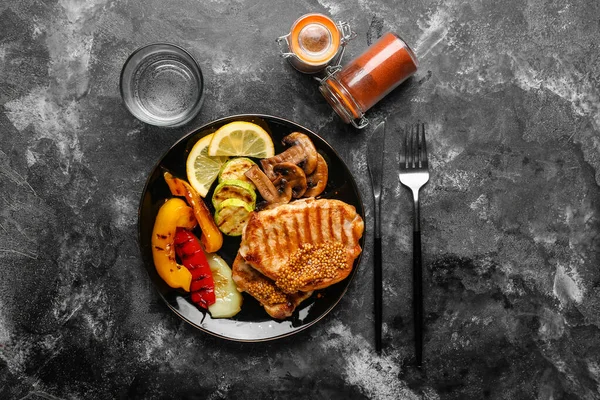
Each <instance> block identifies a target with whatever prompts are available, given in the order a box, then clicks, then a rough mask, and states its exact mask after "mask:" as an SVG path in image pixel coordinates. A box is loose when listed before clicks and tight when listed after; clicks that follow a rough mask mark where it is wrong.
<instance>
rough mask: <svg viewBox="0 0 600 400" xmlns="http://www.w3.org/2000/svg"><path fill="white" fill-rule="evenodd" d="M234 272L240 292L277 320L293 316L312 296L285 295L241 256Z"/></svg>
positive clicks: (234, 278)
mask: <svg viewBox="0 0 600 400" xmlns="http://www.w3.org/2000/svg"><path fill="white" fill-rule="evenodd" d="M232 271H233V280H234V281H235V284H236V285H237V287H238V290H240V291H242V292H246V293H248V294H249V295H251V296H252V297H254V298H255V299H256V300H258V301H259V302H260V304H261V305H262V306H263V307H264V308H265V311H267V313H268V314H269V315H270V316H271V317H273V318H275V319H285V318H287V317H289V316H291V315H292V313H293V312H294V310H295V309H296V307H297V306H298V304H300V303H301V302H303V301H304V300H306V299H308V298H309V297H310V296H311V295H312V292H296V293H294V294H287V293H283V291H282V290H281V289H279V288H278V287H277V286H275V283H274V282H273V281H272V280H271V279H269V278H267V277H266V276H264V275H263V274H261V273H260V272H258V271H257V270H255V269H254V268H252V267H251V266H250V265H248V264H247V263H246V262H245V261H244V259H243V258H242V257H241V256H240V255H239V254H238V255H237V257H236V258H235V261H234V262H233V268H232Z"/></svg>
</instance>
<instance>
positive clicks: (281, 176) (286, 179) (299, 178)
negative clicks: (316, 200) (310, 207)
mask: <svg viewBox="0 0 600 400" xmlns="http://www.w3.org/2000/svg"><path fill="white" fill-rule="evenodd" d="M273 172H274V173H275V175H277V178H276V179H275V181H273V185H275V187H278V186H279V185H280V184H283V185H284V186H286V187H285V188H283V191H284V192H286V193H287V191H288V188H287V187H289V188H290V189H291V191H292V197H293V198H295V199H297V198H300V197H302V195H303V194H304V192H306V187H307V185H306V175H305V174H304V171H303V170H302V168H300V167H299V166H297V165H296V164H292V163H289V162H284V163H279V164H275V166H274V167H273Z"/></svg>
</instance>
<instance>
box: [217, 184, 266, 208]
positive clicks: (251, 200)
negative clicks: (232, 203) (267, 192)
mask: <svg viewBox="0 0 600 400" xmlns="http://www.w3.org/2000/svg"><path fill="white" fill-rule="evenodd" d="M227 199H240V200H242V201H243V202H245V203H248V204H250V206H251V208H252V209H253V210H254V207H255V206H256V191H255V190H254V186H250V185H249V184H247V183H246V182H243V181H239V180H235V179H234V180H227V181H223V182H221V183H219V185H217V187H216V188H215V191H214V192H213V196H212V203H213V207H214V208H215V210H216V209H218V208H219V207H220V205H221V203H222V202H223V201H224V200H227Z"/></svg>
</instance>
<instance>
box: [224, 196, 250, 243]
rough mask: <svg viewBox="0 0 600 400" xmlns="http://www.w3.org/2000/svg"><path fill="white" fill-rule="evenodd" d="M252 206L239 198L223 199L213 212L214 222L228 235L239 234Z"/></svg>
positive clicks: (244, 225) (246, 221)
mask: <svg viewBox="0 0 600 400" xmlns="http://www.w3.org/2000/svg"><path fill="white" fill-rule="evenodd" d="M253 209H254V207H252V205H250V204H248V203H246V202H245V201H243V200H240V199H227V200H223V201H222V202H221V203H220V204H219V207H218V208H217V211H216V212H215V223H216V224H217V226H218V227H219V229H220V230H221V232H223V233H224V234H226V235H228V236H240V235H241V234H242V232H243V231H244V228H245V227H246V224H247V223H248V219H249V218H250V215H251V214H252V210H253Z"/></svg>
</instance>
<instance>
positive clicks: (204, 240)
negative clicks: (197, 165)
mask: <svg viewBox="0 0 600 400" xmlns="http://www.w3.org/2000/svg"><path fill="white" fill-rule="evenodd" d="M164 177H165V182H167V185H168V186H169V189H170V190H171V193H172V194H173V196H182V197H185V199H186V200H187V202H188V204H189V205H190V207H192V209H193V210H194V215H195V216H196V220H197V221H198V225H200V230H201V231H202V236H200V243H201V244H202V247H204V251H206V252H207V253H215V252H216V251H217V250H219V249H220V248H221V246H223V234H221V231H220V230H219V228H218V227H217V225H216V224H215V220H214V219H213V217H212V215H211V213H210V211H209V210H208V208H207V207H206V204H204V200H202V197H200V194H198V192H197V191H196V190H195V189H194V188H193V187H192V186H190V184H189V183H187V182H186V181H184V180H183V179H179V178H176V177H174V176H173V175H172V174H171V173H169V172H167V171H165V173H164Z"/></svg>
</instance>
